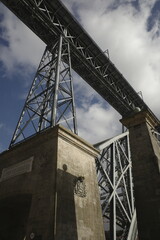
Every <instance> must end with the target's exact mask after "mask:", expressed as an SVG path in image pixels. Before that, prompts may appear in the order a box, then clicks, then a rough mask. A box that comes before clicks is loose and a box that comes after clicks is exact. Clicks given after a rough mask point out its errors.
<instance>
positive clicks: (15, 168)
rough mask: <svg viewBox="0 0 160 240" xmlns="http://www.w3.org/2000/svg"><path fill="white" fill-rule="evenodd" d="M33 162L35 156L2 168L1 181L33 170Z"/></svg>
mask: <svg viewBox="0 0 160 240" xmlns="http://www.w3.org/2000/svg"><path fill="white" fill-rule="evenodd" d="M32 163H33V157H30V158H28V159H26V160H24V161H22V162H19V163H17V164H14V165H12V166H10V167H8V168H4V169H3V170H2V175H1V178H0V182H2V181H5V180H7V179H9V178H12V177H15V176H18V175H21V174H23V173H27V172H31V171H32Z"/></svg>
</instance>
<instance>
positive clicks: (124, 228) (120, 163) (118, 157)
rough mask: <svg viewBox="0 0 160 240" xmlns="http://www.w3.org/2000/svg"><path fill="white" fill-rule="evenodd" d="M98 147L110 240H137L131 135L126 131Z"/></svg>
mask: <svg viewBox="0 0 160 240" xmlns="http://www.w3.org/2000/svg"><path fill="white" fill-rule="evenodd" d="M95 147H97V148H98V149H99V150H100V151H101V153H100V157H98V158H97V159H96V167H97V176H98V184H99V189H100V200H101V206H102V213H103V217H104V226H105V231H106V235H107V236H106V239H111V240H117V239H121V240H131V239H132V240H136V239H137V222H136V212H135V207H134V193H133V179H132V162H131V155H130V147H129V133H128V132H125V133H123V134H121V135H119V136H117V137H115V138H112V139H109V140H107V141H104V142H102V143H99V144H96V145H95Z"/></svg>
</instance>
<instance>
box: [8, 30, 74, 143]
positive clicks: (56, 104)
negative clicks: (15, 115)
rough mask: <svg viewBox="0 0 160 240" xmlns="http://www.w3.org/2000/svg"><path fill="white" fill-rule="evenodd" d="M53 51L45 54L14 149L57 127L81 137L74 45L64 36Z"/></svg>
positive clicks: (28, 99)
mask: <svg viewBox="0 0 160 240" xmlns="http://www.w3.org/2000/svg"><path fill="white" fill-rule="evenodd" d="M64 34H65V33H64ZM50 49H51V51H50V50H48V47H46V49H45V51H44V54H43V56H42V59H41V62H40V64H39V67H38V70H37V72H36V75H35V78H34V80H33V83H32V86H31V89H30V91H29V94H28V97H27V99H26V102H25V105H24V108H23V110H22V113H21V116H20V119H19V122H18V124H17V127H16V130H15V133H14V135H13V138H12V140H11V144H10V146H12V145H14V144H15V143H17V142H19V141H21V140H23V139H25V138H27V137H29V136H31V135H33V134H35V133H37V132H40V131H42V130H44V129H46V128H48V127H52V126H55V125H57V124H62V125H64V126H65V127H67V128H68V129H70V130H71V131H72V132H74V133H76V134H77V124H76V114H75V104H74V96H73V83H72V74H71V58H70V46H69V43H68V42H67V41H66V40H65V37H64V36H62V35H60V37H58V38H57V39H55V41H54V43H53V45H52V46H50Z"/></svg>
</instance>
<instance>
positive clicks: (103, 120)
mask: <svg viewBox="0 0 160 240" xmlns="http://www.w3.org/2000/svg"><path fill="white" fill-rule="evenodd" d="M62 2H63V3H64V4H65V5H66V7H67V8H68V9H69V11H71V12H72V14H73V15H74V16H75V17H76V18H77V19H78V21H79V22H80V24H81V25H82V26H83V27H84V28H85V30H86V31H87V32H88V33H89V34H90V36H91V37H92V38H93V39H94V40H95V41H96V42H97V44H98V45H99V46H100V47H101V49H102V50H103V51H105V50H106V49H108V50H109V56H110V59H111V61H112V62H113V63H114V64H115V65H116V67H117V68H118V69H119V70H120V72H121V73H122V74H123V76H125V78H126V79H127V80H128V82H129V83H130V84H131V85H132V86H133V87H134V88H135V90H136V91H137V92H142V95H143V99H144V101H145V102H146V103H147V105H149V107H150V108H151V109H152V111H153V112H154V113H155V114H156V115H157V117H159V118H160V111H159V102H160V93H159V91H160V67H159V64H160V1H159V0H158V1H156V0H115V1H114V0H78V1H77V0H63V1H62ZM44 49H45V45H44V43H43V42H42V41H41V40H40V39H38V37H36V36H35V34H33V33H32V32H31V31H30V30H29V29H28V28H27V27H26V26H25V25H24V24H23V23H21V22H20V21H19V20H18V19H17V18H16V17H15V16H14V15H13V14H12V13H11V12H10V11H9V10H8V9H7V8H6V7H4V6H3V5H2V3H0V83H1V87H0V100H1V101H0V151H3V150H5V149H6V148H7V147H8V145H9V142H10V140H11V137H12V134H13V131H14V129H15V127H16V123H17V121H18V118H19V115H20V113H21V110H22V107H23V105H24V101H25V97H26V94H27V92H28V90H29V87H30V85H31V83H32V80H33V77H34V74H35V72H36V69H37V66H38V64H39V61H40V59H41V56H42V54H43V51H44ZM73 75H74V86H75V87H74V89H75V98H76V102H77V107H76V109H77V117H78V128H79V135H80V136H81V137H83V138H84V139H86V140H88V141H89V142H90V143H95V142H98V141H101V140H104V139H106V138H109V137H112V136H115V135H117V134H119V133H121V125H120V123H119V119H120V118H121V116H120V115H119V114H118V113H117V112H116V111H115V110H114V109H113V108H112V107H111V106H109V105H108V104H107V102H105V101H103V99H102V98H101V97H100V96H98V94H97V93H96V92H95V91H94V90H93V89H91V88H90V87H89V86H88V85H87V84H86V83H85V82H84V81H83V80H82V79H81V78H80V77H79V76H77V75H76V74H75V73H74V74H73Z"/></svg>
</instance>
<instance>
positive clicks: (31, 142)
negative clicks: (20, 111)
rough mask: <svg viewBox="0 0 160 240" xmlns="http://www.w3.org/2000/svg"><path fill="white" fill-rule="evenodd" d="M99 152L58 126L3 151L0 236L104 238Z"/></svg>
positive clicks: (36, 239) (70, 239)
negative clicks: (97, 160) (98, 170)
mask: <svg viewBox="0 0 160 240" xmlns="http://www.w3.org/2000/svg"><path fill="white" fill-rule="evenodd" d="M97 154H98V151H97V150H96V149H95V148H93V146H91V145H90V144H88V143H86V142H85V141H83V140H82V139H81V138H79V137H78V136H77V135H75V134H73V133H71V132H70V131H67V130H66V129H65V128H63V127H59V126H56V127H53V128H51V129H48V130H46V131H43V132H41V133H39V134H37V135H36V136H34V137H32V138H30V139H28V140H26V141H24V142H22V143H20V144H18V145H16V146H14V147H13V148H11V149H10V150H8V151H6V152H4V153H2V154H0V213H1V214H0V229H1V230H0V239H6V240H9V239H16V240H22V239H24V240H82V239H83V240H89V239H90V240H91V239H92V240H104V227H103V220H102V213H101V205H100V198H99V191H98V183H97V178H96V177H97V176H96V171H95V156H97Z"/></svg>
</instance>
